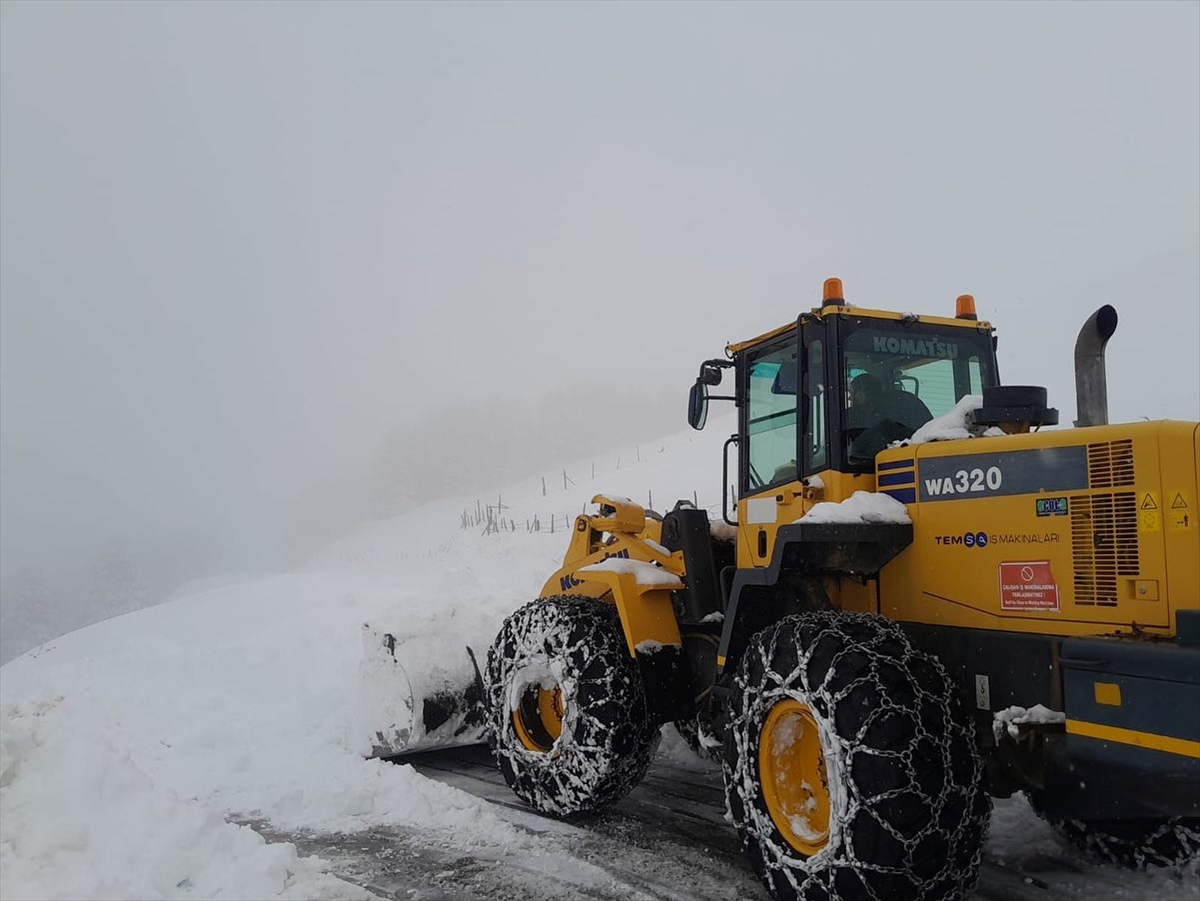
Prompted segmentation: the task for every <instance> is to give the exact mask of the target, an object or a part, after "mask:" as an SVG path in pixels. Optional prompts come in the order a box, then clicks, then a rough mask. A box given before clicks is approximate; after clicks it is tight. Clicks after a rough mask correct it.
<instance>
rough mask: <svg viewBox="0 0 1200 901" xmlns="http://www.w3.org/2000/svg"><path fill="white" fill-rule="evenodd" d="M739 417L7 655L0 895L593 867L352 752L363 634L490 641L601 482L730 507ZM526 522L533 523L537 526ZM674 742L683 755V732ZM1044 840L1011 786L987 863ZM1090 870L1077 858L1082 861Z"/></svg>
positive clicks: (315, 888) (480, 805)
mask: <svg viewBox="0 0 1200 901" xmlns="http://www.w3.org/2000/svg"><path fill="white" fill-rule="evenodd" d="M731 428H732V421H729V422H724V421H722V420H720V419H718V420H714V422H713V423H711V424H710V427H709V429H708V430H707V431H706V432H704V433H699V434H697V433H692V432H685V433H681V434H680V435H677V436H674V437H672V438H669V439H666V440H664V441H661V442H656V443H654V444H652V445H642V446H641V447H640V448H636V449H635V448H634V447H630V448H628V449H624V450H622V451H621V452H620V464H619V468H618V466H617V452H614V453H613V454H611V455H608V456H606V457H604V458H603V459H601V458H597V459H596V460H595V461H592V460H585V461H577V462H576V463H574V464H568V465H567V466H566V479H565V480H564V478H563V477H562V473H554V474H550V473H548V474H547V480H546V486H547V487H546V493H545V494H543V482H542V480H541V478H540V477H537V478H531V479H529V480H528V481H526V482H524V483H521V484H515V485H512V486H509V487H507V488H505V489H503V490H502V491H500V492H499V494H500V497H499V498H486V499H482V501H483V503H485V504H486V503H493V502H495V501H497V500H502V502H503V504H504V505H506V509H505V510H504V517H505V518H506V519H509V520H511V522H512V523H513V524H514V525H515V527H516V528H515V531H501V532H499V533H492V534H483V531H484V530H483V527H481V526H474V525H472V526H470V527H468V528H466V529H464V528H462V526H461V523H462V519H463V513H464V511H469V512H473V511H474V510H475V508H476V499H475V498H462V499H457V500H446V501H442V502H438V503H435V504H431V505H429V506H427V507H424V508H422V509H420V510H417V511H414V512H412V513H410V514H408V515H406V516H403V517H400V518H397V519H395V520H390V521H387V522H383V523H378V524H376V525H374V526H372V527H370V528H366V529H363V530H361V531H360V532H359V533H358V534H355V535H352V536H349V537H347V538H346V539H345V540H343V541H340V542H337V543H336V544H334V545H333V546H331V547H329V548H328V549H326V550H325V551H324V552H323V553H321V554H320V555H318V557H317V558H316V559H315V560H314V561H313V562H312V564H311V565H310V566H309V567H308V568H307V569H306V570H304V571H302V572H298V573H291V574H282V575H278V576H273V577H264V578H260V579H257V580H254V581H250V582H245V583H241V584H235V585H225V586H220V587H215V588H211V589H209V590H204V591H200V592H197V593H194V594H190V595H186V596H181V597H176V598H174V599H172V600H170V601H168V602H167V603H164V604H162V605H159V606H157V607H152V608H148V609H146V610H142V611H138V612H136V613H132V614H128V615H126V616H122V617H118V618H116V619H112V620H108V621H105V622H103V623H99V624H96V625H94V626H90V627H88V628H86V629H83V630H80V631H78V632H75V633H72V634H70V635H67V636H63V637H62V638H59V639H57V640H55V641H53V642H50V643H49V644H47V645H45V646H43V647H41V648H39V649H37V650H35V651H32V652H30V653H28V654H25V655H24V656H22V657H20V658H18V659H16V660H14V661H12V662H11V663H9V664H8V665H6V666H4V667H3V668H0V706H2V722H0V728H2V733H0V896H3V897H4V898H9V899H33V898H81V899H82V898H192V899H195V898H271V897H285V898H311V897H322V898H363V897H370V896H371V895H370V893H369V892H367V891H366V890H365V889H363V888H361V887H359V886H358V885H355V884H353V883H352V882H348V881H345V880H343V879H341V878H339V877H338V876H337V875H335V872H334V871H335V870H336V871H337V872H343V873H345V872H346V870H345V868H343V867H335V865H334V864H333V863H332V862H330V861H325V860H322V859H320V858H316V857H311V856H305V855H304V854H303V853H302V852H301V851H299V850H298V849H297V846H296V844H295V843H293V842H292V841H284V840H280V839H282V838H285V837H287V836H298V835H305V836H309V837H312V836H332V835H352V836H353V835H358V836H366V835H368V834H371V835H378V834H379V830H381V829H382V830H385V831H386V830H387V829H395V830H398V832H397V833H396V834H400V833H401V832H402V833H403V834H406V835H410V836H411V835H424V836H428V837H430V841H436V842H437V843H439V847H443V848H445V847H453V848H457V849H475V851H476V852H477V856H480V857H483V858H487V859H491V860H504V859H514V858H520V859H521V860H522V861H524V863H523V864H522V866H524V867H525V868H526V869H532V870H533V871H535V872H540V873H544V874H545V876H546V878H547V879H549V880H550V881H551V884H553V879H554V878H555V874H556V873H558V874H560V875H561V874H562V873H563V871H564V869H566V870H569V871H570V872H569V876H570V878H569V879H568V882H569V884H570V885H572V886H577V887H578V886H585V887H586V886H588V885H600V884H602V883H604V882H605V880H606V879H608V878H609V877H608V875H606V871H605V870H604V868H603V867H602V866H601V865H599V864H597V863H595V862H591V861H589V859H588V855H578V854H577V855H574V856H571V855H564V854H563V853H562V846H561V842H562V841H563V839H562V837H561V835H559V833H557V832H555V831H554V830H549V831H541V832H539V831H537V830H531V829H529V828H524V827H523V826H522V825H521V822H519V821H516V820H514V816H513V815H512V814H511V813H505V812H504V810H505V809H502V808H501V807H500V806H498V805H497V804H494V803H491V802H489V801H487V800H482V799H480V798H478V797H475V796H474V795H473V794H469V793H467V792H464V791H463V790H461V789H460V788H455V787H451V786H450V785H447V784H444V783H443V782H441V781H438V780H434V779H431V778H428V777H427V776H425V775H422V774H421V773H420V772H418V771H417V770H416V769H414V768H413V767H412V766H408V765H394V764H390V763H384V762H380V761H376V760H366V759H363V757H362V756H361V754H360V753H359V752H360V751H361V749H362V745H363V739H364V736H362V735H361V734H359V733H358V732H357V731H356V723H355V714H354V710H355V704H354V701H355V692H356V683H357V668H358V664H359V659H360V655H361V636H360V630H361V626H362V624H363V623H365V622H370V623H382V624H384V625H385V626H386V627H387V628H389V629H392V630H395V631H397V632H398V633H399V634H400V635H402V636H407V637H409V638H410V639H411V651H410V653H412V654H414V655H417V654H419V653H424V654H426V655H428V656H429V657H430V658H434V657H436V656H437V655H439V654H443V653H457V652H458V649H459V648H460V647H461V646H462V645H464V644H466V643H471V644H473V645H475V646H476V649H477V650H480V651H486V643H487V636H490V635H491V634H494V631H495V628H496V625H497V623H498V622H499V620H500V619H501V618H502V617H503V616H504V615H506V614H507V613H508V612H509V611H511V610H512V609H515V608H516V607H517V606H519V605H520V604H522V603H524V602H525V601H527V600H529V599H530V598H532V597H534V596H535V595H536V594H537V593H538V591H539V590H540V588H541V586H542V584H543V582H544V580H545V579H546V578H547V576H548V575H549V574H550V573H552V572H553V571H554V570H555V569H556V568H557V567H558V565H559V564H560V562H561V557H562V554H563V551H564V550H565V548H566V538H567V535H566V532H565V529H564V524H565V523H566V522H567V521H568V518H569V517H570V516H572V515H574V514H576V513H578V512H580V511H581V510H582V509H583V507H584V505H585V504H586V502H587V501H589V500H590V498H591V496H592V495H593V494H596V493H599V492H600V491H606V492H614V493H619V494H623V495H627V496H629V497H632V498H634V499H637V500H639V501H644V500H645V499H646V498H647V493H648V491H650V490H653V492H654V500H655V506H656V507H658V508H660V509H663V508H666V507H669V506H670V505H671V504H672V503H673V502H674V500H676V499H678V498H688V499H689V500H690V499H692V497H693V492H694V493H695V497H696V498H697V499H698V501H699V503H700V505H701V506H709V507H710V509H711V510H712V511H713V512H714V513H715V514H716V515H719V512H718V511H719V504H720V486H719V482H718V480H719V476H718V474H719V472H720V459H721V458H720V451H721V443H722V441H723V439H724V438H725V437H726V436H727V435H728V433H729V431H730V429H731ZM481 452H486V449H483V450H481ZM639 457H640V459H639ZM593 464H594V466H595V472H596V475H595V477H594V478H593V476H592V474H591V473H592V466H593ZM564 485H565V487H564ZM551 514H553V515H554V523H555V530H554V532H553V533H551V532H550V530H549V527H550V521H551ZM534 516H537V518H538V520H539V522H540V523H541V525H542V528H541V530H540V531H527V529H526V521H527V520H529V521H532V519H533V518H534ZM481 644H482V647H481V646H480V645H481ZM418 649H419V650H418ZM664 748H665V750H664V751H663V753H664V754H667V755H679V754H680V753H686V752H681V749H680V747H679V745H678V742H677V741H676V742H672V741H667V742H664ZM247 824H253V825H247ZM264 835H267V836H271V837H272V838H271V840H268V839H267V838H264ZM597 841H599V839H597ZM1055 841H1056V840H1055V839H1054V838H1053V837H1052V834H1051V833H1050V831H1049V829H1048V827H1045V825H1044V824H1041V823H1040V822H1039V821H1037V820H1036V818H1035V817H1034V816H1033V814H1032V813H1031V812H1030V811H1029V810H1028V809H1027V807H1025V805H1024V804H1023V802H1019V801H1013V802H1007V803H1005V804H1003V805H1001V806H1000V807H999V808H998V810H997V817H996V825H995V827H994V830H993V836H992V839H991V845H990V846H989V858H990V860H992V862H993V864H994V865H996V866H1005V865H1009V864H1011V865H1012V866H1014V867H1017V868H1019V867H1020V866H1021V864H1022V861H1023V860H1026V859H1027V858H1028V855H1029V853H1031V849H1033V848H1035V846H1036V848H1039V849H1044V848H1045V846H1046V845H1047V843H1053V842H1055ZM556 843H559V844H556ZM376 844H377V842H376ZM305 846H306V847H309V846H312V847H317V848H320V847H323V845H322V844H321V842H320V841H316V842H311V841H310V842H307V843H306V844H305ZM370 847H373V845H372V842H368V841H365V840H364V842H363V848H364V849H368V848H370ZM1055 850H1056V853H1060V854H1061V853H1067V852H1065V851H1063V849H1062V848H1061V847H1058V846H1056V848H1055ZM363 853H368V851H366V850H364V852H363ZM369 853H376V852H369ZM635 857H636V854H635ZM633 865H634V866H638V865H639V864H638V862H637V861H636V860H635V861H634V864H633ZM640 865H641V866H643V867H644V868H645V869H646V870H647V871H648V872H652V871H653V870H654V869H655V867H656V866H657V864H656V861H655V860H654V859H652V857H647V858H646V859H645V860H643V861H641V864H640ZM1090 866H1091V865H1090V864H1088V863H1086V862H1084V861H1082V860H1080V861H1079V867H1080V868H1081V872H1083V871H1085V870H1087V868H1089V867H1090ZM1081 878H1082V877H1081ZM1089 878H1090V877H1089ZM1113 880H1114V882H1113V884H1120V885H1122V886H1125V887H1126V888H1127V891H1125V893H1124V894H1123V895H1122V896H1123V897H1130V898H1132V897H1141V898H1149V897H1154V898H1176V897H1179V898H1182V897H1192V898H1194V897H1196V896H1197V894H1198V893H1200V881H1198V880H1197V878H1196V874H1195V872H1194V871H1192V872H1189V873H1186V874H1182V875H1180V874H1174V875H1173V874H1168V873H1163V872H1155V873H1149V874H1117V873H1116V871H1113ZM1122 880H1124V881H1122ZM1129 880H1133V881H1129ZM1093 882H1094V884H1099V885H1104V884H1107V883H1106V882H1105V881H1103V880H1101V881H1098V882H1096V881H1095V880H1093ZM1093 882H1088V883H1085V885H1091V884H1093ZM401 896H403V895H401ZM685 896H686V893H685ZM1086 896H1087V895H1086V894H1081V895H1079V897H1086ZM549 897H553V893H551V894H550V895H549ZM606 897H607V896H606Z"/></svg>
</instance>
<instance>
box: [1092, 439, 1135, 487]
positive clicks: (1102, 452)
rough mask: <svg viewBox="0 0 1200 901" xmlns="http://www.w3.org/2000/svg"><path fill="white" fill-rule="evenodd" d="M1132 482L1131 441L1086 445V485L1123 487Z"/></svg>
mask: <svg viewBox="0 0 1200 901" xmlns="http://www.w3.org/2000/svg"><path fill="white" fill-rule="evenodd" d="M1132 484H1133V441H1132V440H1130V439H1126V440H1124V441H1105V442H1103V443H1101V444H1089V445H1088V487H1089V488H1124V487H1126V486H1128V485H1132Z"/></svg>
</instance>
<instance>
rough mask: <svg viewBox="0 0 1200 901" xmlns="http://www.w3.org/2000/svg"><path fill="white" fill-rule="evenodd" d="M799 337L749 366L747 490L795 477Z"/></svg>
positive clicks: (757, 358) (756, 489)
mask: <svg viewBox="0 0 1200 901" xmlns="http://www.w3.org/2000/svg"><path fill="white" fill-rule="evenodd" d="M796 360H797V350H796V344H795V340H794V339H793V340H792V341H789V342H788V343H787V344H786V345H783V346H776V347H775V348H774V349H770V350H767V351H766V352H764V353H763V354H761V355H760V356H757V357H755V358H754V359H752V360H750V361H749V363H748V366H747V373H746V375H747V378H746V381H747V403H746V443H747V449H746V450H747V453H746V459H747V471H746V474H745V478H746V483H747V491H748V492H749V493H753V492H756V491H758V490H759V489H761V488H765V487H768V486H771V485H777V484H782V483H783V482H790V481H794V480H795V479H796V477H797V475H796V447H797V443H796V411H797V395H798V385H799V380H798V372H797V362H796Z"/></svg>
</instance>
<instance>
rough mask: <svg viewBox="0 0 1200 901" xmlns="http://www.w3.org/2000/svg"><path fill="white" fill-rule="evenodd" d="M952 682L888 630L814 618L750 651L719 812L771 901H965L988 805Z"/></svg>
mask: <svg viewBox="0 0 1200 901" xmlns="http://www.w3.org/2000/svg"><path fill="white" fill-rule="evenodd" d="M963 722H964V720H963V718H961V717H960V716H959V715H958V714H957V694H956V691H955V688H954V686H953V684H952V683H951V681H950V679H949V677H948V676H947V675H946V671H945V670H944V669H943V668H942V666H941V664H940V663H939V662H938V661H937V660H936V659H935V658H934V657H932V656H930V655H928V654H925V653H922V652H920V651H918V650H915V649H914V648H913V647H912V646H911V645H910V644H909V642H908V639H907V638H906V637H905V635H904V633H903V632H902V631H901V630H900V628H899V627H898V626H896V625H895V624H894V623H891V622H888V621H887V620H884V619H881V618H879V617H874V616H867V615H863V614H849V613H839V612H836V611H818V612H813V613H807V614H803V615H801V616H792V617H788V618H787V619H784V620H782V621H780V622H779V623H777V624H776V625H775V626H772V627H770V628H768V629H765V630H764V631H762V632H760V633H758V635H756V636H755V637H754V638H753V639H752V640H751V642H750V645H749V647H748V648H747V650H746V652H745V654H744V655H743V657H742V660H741V663H740V665H739V667H738V671H737V674H736V677H735V683H734V692H733V698H732V701H731V707H730V728H729V731H728V733H727V735H726V741H725V754H726V756H725V785H726V799H727V802H728V805H729V810H730V813H731V814H732V817H733V820H734V823H735V824H736V826H737V828H738V831H739V833H740V834H741V837H742V844H743V846H744V847H745V850H746V853H747V855H748V857H749V859H750V862H751V865H752V866H753V867H754V869H755V871H756V872H757V873H758V875H759V876H760V878H761V879H762V880H763V882H764V883H765V884H766V886H767V888H768V889H769V890H770V892H771V893H772V895H773V896H774V897H775V898H778V899H781V901H835V899H837V901H860V899H882V898H887V899H891V901H902V899H918V898H920V899H926V901H942V899H960V898H962V897H964V896H965V895H966V894H967V893H969V892H970V891H971V889H972V888H973V887H974V885H975V882H976V880H977V878H978V871H979V864H980V860H981V857H982V852H983V844H984V840H985V838H986V834H987V826H988V820H989V816H990V810H991V799H990V798H989V797H988V796H987V794H986V792H985V791H984V789H983V784H982V767H981V764H980V760H979V757H978V754H977V753H976V750H975V744H974V742H973V740H972V736H971V733H970V731H969V729H968V728H967V727H966V726H964V724H963Z"/></svg>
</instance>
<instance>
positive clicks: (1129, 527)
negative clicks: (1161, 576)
mask: <svg viewBox="0 0 1200 901" xmlns="http://www.w3.org/2000/svg"><path fill="white" fill-rule="evenodd" d="M1070 509H1071V553H1072V557H1073V563H1074V568H1075V603H1076V604H1086V605H1089V606H1100V607H1115V606H1116V605H1117V578H1118V577H1119V576H1136V575H1138V573H1139V566H1140V563H1139V560H1138V528H1137V527H1138V515H1137V495H1136V494H1134V493H1133V492H1132V491H1130V492H1121V493H1119V494H1097V495H1092V496H1088V495H1080V496H1078V497H1072V498H1071V501H1070Z"/></svg>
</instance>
